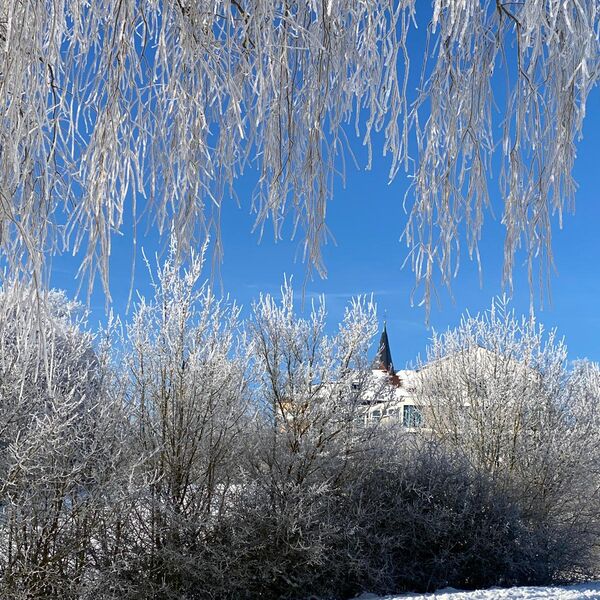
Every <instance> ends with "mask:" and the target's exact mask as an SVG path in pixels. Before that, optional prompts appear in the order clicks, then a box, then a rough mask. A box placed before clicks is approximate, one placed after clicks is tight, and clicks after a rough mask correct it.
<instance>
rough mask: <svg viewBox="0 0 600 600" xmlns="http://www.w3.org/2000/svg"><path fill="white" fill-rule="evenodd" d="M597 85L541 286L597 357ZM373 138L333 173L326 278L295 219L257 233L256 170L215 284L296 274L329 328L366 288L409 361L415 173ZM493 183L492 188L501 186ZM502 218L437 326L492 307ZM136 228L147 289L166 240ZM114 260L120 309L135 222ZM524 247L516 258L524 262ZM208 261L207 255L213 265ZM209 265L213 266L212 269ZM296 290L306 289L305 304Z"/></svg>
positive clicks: (437, 311)
mask: <svg viewBox="0 0 600 600" xmlns="http://www.w3.org/2000/svg"><path fill="white" fill-rule="evenodd" d="M421 47H422V40H419V39H417V40H416V42H415V46H414V49H413V51H414V52H415V53H418V52H419V51H420V49H421ZM599 134H600V90H599V89H595V90H594V91H593V93H592V94H591V96H590V98H589V104H588V115H587V118H586V122H585V126H584V139H583V140H582V141H581V142H580V143H579V144H578V158H577V161H576V163H575V179H576V181H577V183H578V185H579V188H578V191H577V195H576V214H575V215H567V216H566V218H565V219H564V228H563V230H559V228H558V224H557V223H555V229H554V244H553V247H554V255H555V266H556V272H555V273H553V274H552V276H551V301H550V300H549V299H548V298H546V299H545V301H544V304H543V307H542V306H541V304H540V301H539V295H538V294H537V291H536V302H535V307H536V314H537V317H538V319H539V320H540V321H541V322H542V323H544V324H545V325H546V326H547V327H549V328H550V327H556V328H557V329H558V332H559V334H560V335H561V336H564V337H565V340H566V342H567V345H568V347H569V350H570V356H571V357H572V358H577V357H585V356H587V357H589V358H591V359H594V360H599V361H600V301H599V299H600V268H599V265H600V244H599V243H598V233H597V230H598V223H600V203H599V202H598V198H597V195H598V190H600V160H599V159H600V150H598V143H597V139H598V137H599ZM377 141H378V142H379V144H380V145H379V147H377V145H376V146H375V152H376V153H377V152H378V154H379V156H377V154H376V155H375V159H374V163H373V169H372V170H371V171H359V170H356V169H353V168H350V169H349V171H348V177H347V181H346V185H345V187H342V185H341V182H338V184H337V187H336V194H335V199H334V201H333V202H332V203H331V204H330V205H329V207H328V215H327V221H328V225H329V227H330V228H331V230H332V233H333V235H334V236H335V239H336V244H335V245H333V244H329V245H328V246H327V247H326V248H325V249H324V257H325V263H326V266H327V269H328V277H327V278H326V279H321V278H319V276H318V275H316V274H314V275H313V276H312V278H311V279H309V280H307V281H306V282H305V277H306V273H307V271H306V265H305V264H303V263H302V260H301V257H302V251H301V242H302V240H301V239H296V240H291V239H290V235H291V229H292V228H291V223H288V224H287V225H288V227H287V228H286V229H285V230H284V235H285V234H287V237H285V239H284V240H282V241H279V242H277V243H275V242H274V241H273V239H272V235H270V231H269V229H268V227H267V228H265V234H264V236H263V239H262V240H261V241H260V243H259V237H258V234H256V233H252V231H251V229H252V223H253V215H251V214H250V212H249V210H250V209H249V206H250V197H251V193H252V182H251V181H250V180H251V179H252V178H251V177H248V178H246V179H244V180H242V181H240V183H239V185H238V187H237V191H238V194H239V197H240V200H241V202H242V207H241V208H238V207H237V206H236V205H235V204H234V202H233V201H230V202H228V203H227V204H226V205H225V206H224V207H223V214H222V232H223V243H224V250H225V255H224V261H223V264H222V265H221V269H220V283H219V285H220V287H221V289H222V290H223V291H224V292H225V293H228V294H230V295H231V297H232V298H235V299H236V300H237V301H238V302H239V303H241V304H242V305H244V306H245V307H248V306H249V305H250V304H251V303H252V301H253V300H254V299H255V298H257V297H258V294H259V293H260V292H261V291H262V292H270V293H278V290H279V287H280V286H281V283H282V281H283V278H284V275H288V276H290V275H292V276H293V278H294V281H295V286H296V288H297V290H298V295H299V296H301V294H302V289H303V285H304V286H305V287H304V291H305V301H306V302H310V300H311V298H313V297H315V296H317V295H319V294H324V295H325V297H326V301H327V305H328V308H329V314H330V326H331V328H332V330H333V329H334V328H335V327H336V324H337V322H338V321H339V320H340V318H341V317H342V315H343V310H344V307H345V306H346V304H347V302H348V300H349V298H350V297H351V296H353V295H357V294H371V293H373V296H374V299H375V301H376V303H377V305H378V309H379V314H380V318H381V320H383V318H384V315H385V316H386V318H387V325H388V332H389V337H390V342H391V346H392V354H393V358H394V362H395V365H396V367H397V368H402V367H403V366H405V365H406V364H407V363H408V362H410V361H413V360H414V359H415V357H416V356H417V355H418V354H419V353H421V355H423V353H424V351H425V348H426V345H427V341H428V339H429V337H430V335H431V329H430V328H428V327H427V326H426V324H425V311H424V308H423V307H418V306H411V300H410V295H411V290H412V287H413V282H414V279H413V274H412V272H411V271H410V268H408V267H406V268H404V269H402V268H401V266H402V263H403V261H404V259H405V257H406V252H407V249H406V246H405V245H404V244H403V243H402V242H401V241H400V235H401V232H402V230H403V227H404V225H405V224H406V214H405V212H404V210H403V207H402V201H403V198H404V193H405V191H406V189H407V186H408V183H409V181H408V179H407V178H406V176H405V174H404V173H402V172H401V173H399V174H398V176H397V177H396V179H395V180H394V181H393V182H392V183H391V184H388V169H389V160H388V159H385V158H383V157H381V139H378V140H376V142H377ZM353 144H354V147H353V150H354V151H355V152H356V153H357V154H358V156H359V161H360V162H361V164H362V165H364V164H365V162H366V160H365V152H364V149H363V148H362V147H361V146H360V143H359V141H358V140H356V141H355V142H353ZM490 189H491V190H492V196H493V202H494V204H495V205H496V206H500V199H499V197H498V195H497V184H496V182H495V181H493V180H492V181H491V185H490ZM494 194H495V197H494ZM496 214H497V215H498V217H497V218H496V220H494V219H493V218H492V216H491V215H489V214H488V215H487V216H486V224H485V226H484V231H483V236H482V241H481V246H480V251H481V256H482V262H483V286H481V287H480V284H479V275H478V272H477V266H476V264H475V263H472V262H470V261H469V259H468V257H467V256H466V254H464V253H463V256H462V257H461V268H460V271H459V274H458V277H457V278H456V279H455V281H454V283H453V288H452V296H450V295H449V294H448V292H447V291H446V290H445V289H443V288H438V291H439V302H438V301H436V300H434V301H433V305H432V309H431V316H430V322H431V326H432V327H434V328H435V329H437V330H443V329H446V328H448V327H453V326H455V325H456V324H457V323H458V321H459V319H460V315H461V314H462V313H463V312H464V311H466V310H468V311H470V312H471V313H476V312H478V311H481V310H485V309H486V308H487V307H489V305H490V301H491V299H492V298H493V297H494V296H496V295H499V294H501V293H502V291H503V290H502V282H501V279H502V253H503V235H504V231H503V227H502V225H501V223H500V216H501V210H497V211H496ZM144 231H145V229H144V228H140V230H139V231H138V247H137V257H136V260H137V266H136V275H135V286H136V287H137V288H138V289H140V290H141V292H142V293H148V291H149V285H148V283H149V280H148V277H147V274H146V272H145V269H144V267H143V263H142V260H141V248H142V247H143V248H144V249H145V250H146V253H147V254H148V255H149V256H152V255H153V254H154V252H156V250H157V249H158V248H159V244H158V242H157V237H156V235H155V234H154V233H153V232H151V235H149V236H144V235H143V234H144ZM113 248H114V251H113V257H112V261H111V262H112V267H111V269H112V271H111V293H112V296H113V301H114V305H113V306H114V309H115V310H116V312H117V313H119V314H121V315H124V314H125V307H126V302H127V296H128V292H129V281H130V274H131V259H132V240H131V232H130V231H128V230H127V229H125V230H124V235H123V236H119V237H116V238H115V240H114V246H113ZM519 258H520V259H521V262H519ZM209 266H210V265H209ZM76 267H77V261H76V260H73V259H72V258H68V257H59V258H57V259H56V260H55V261H54V272H53V276H52V284H53V285H54V286H56V287H62V288H65V289H67V290H68V291H69V292H70V293H73V291H74V290H75V288H76V287H77V282H76V281H75V280H74V275H75V272H76ZM209 274H210V273H209V269H207V276H208V275H209ZM514 284H515V285H514V295H513V306H514V308H515V310H516V311H517V312H519V313H521V312H522V313H528V311H529V292H530V291H529V287H528V284H527V274H526V269H525V265H524V264H523V257H522V256H521V257H518V258H517V261H516V270H515V273H514ZM300 304H301V299H300V297H299V305H300ZM104 314H105V313H104V300H103V296H102V294H101V293H100V291H99V290H97V292H96V293H95V294H94V296H93V298H92V321H98V320H103V318H104Z"/></svg>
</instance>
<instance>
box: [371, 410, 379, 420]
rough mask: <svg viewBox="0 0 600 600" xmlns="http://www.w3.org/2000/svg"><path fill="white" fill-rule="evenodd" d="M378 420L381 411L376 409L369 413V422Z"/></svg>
mask: <svg viewBox="0 0 600 600" xmlns="http://www.w3.org/2000/svg"><path fill="white" fill-rule="evenodd" d="M379 419H381V411H380V410H379V409H376V410H374V411H373V412H372V413H371V420H372V421H379Z"/></svg>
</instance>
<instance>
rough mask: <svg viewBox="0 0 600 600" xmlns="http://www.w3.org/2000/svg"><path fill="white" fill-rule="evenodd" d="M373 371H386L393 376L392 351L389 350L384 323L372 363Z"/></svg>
mask: <svg viewBox="0 0 600 600" xmlns="http://www.w3.org/2000/svg"><path fill="white" fill-rule="evenodd" d="M373 369H377V370H379V371H387V372H388V373H390V374H391V375H393V374H394V361H393V360H392V351H391V350H390V341H389V340H388V334H387V328H386V324H385V321H384V323H383V331H382V332H381V338H380V339H379V348H378V350H377V354H376V355H375V360H374V361H373Z"/></svg>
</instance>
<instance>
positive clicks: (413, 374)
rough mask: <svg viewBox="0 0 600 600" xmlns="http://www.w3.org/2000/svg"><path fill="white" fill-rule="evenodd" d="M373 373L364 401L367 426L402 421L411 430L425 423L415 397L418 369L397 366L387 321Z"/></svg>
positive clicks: (364, 416)
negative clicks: (399, 368) (395, 366)
mask: <svg viewBox="0 0 600 600" xmlns="http://www.w3.org/2000/svg"><path fill="white" fill-rule="evenodd" d="M371 376H372V378H373V380H372V382H371V386H370V387H371V388H372V390H373V392H372V393H371V394H370V395H369V394H368V393H367V394H366V399H365V401H364V403H363V404H364V407H365V410H364V415H363V418H364V422H365V425H368V424H374V423H378V422H382V423H398V422H399V423H401V424H402V425H403V427H406V428H407V429H415V430H416V429H418V428H420V427H422V426H423V425H424V419H423V411H422V408H421V407H419V406H418V404H417V402H416V398H415V394H414V392H415V385H416V378H417V371H414V370H408V369H405V370H400V371H396V370H395V369H394V362H393V360H392V352H391V350H390V342H389V339H388V334H387V328H386V325H385V323H384V325H383V331H382V332H381V338H380V340H379V347H378V350H377V354H376V356H375V360H374V361H373V367H372V372H371Z"/></svg>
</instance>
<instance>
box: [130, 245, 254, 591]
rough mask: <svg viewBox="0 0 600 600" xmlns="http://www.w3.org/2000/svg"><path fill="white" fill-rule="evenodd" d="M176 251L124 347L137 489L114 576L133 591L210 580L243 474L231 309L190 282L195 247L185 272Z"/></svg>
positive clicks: (242, 364)
mask: <svg viewBox="0 0 600 600" xmlns="http://www.w3.org/2000/svg"><path fill="white" fill-rule="evenodd" d="M176 252H177V250H176V248H175V246H173V247H172V248H171V254H170V256H169V258H168V259H167V260H166V262H165V263H164V264H163V265H162V266H160V267H159V268H158V274H157V277H156V280H155V282H154V295H153V297H152V298H150V299H149V300H145V299H143V298H142V299H140V301H139V303H138V304H137V307H136V309H135V314H134V316H133V319H132V322H131V323H130V325H129V326H128V327H127V329H126V334H125V339H124V340H123V344H122V345H123V348H124V356H123V360H122V364H123V366H124V371H123V374H122V376H123V378H124V384H123V385H124V389H125V396H126V403H127V405H128V406H129V407H130V409H131V410H132V413H133V417H132V437H131V441H130V443H131V445H132V447H133V452H134V454H135V455H136V456H137V457H138V464H139V468H138V469H137V470H136V472H135V476H134V477H135V481H136V488H137V489H139V490H141V492H140V493H139V495H138V496H137V499H136V503H135V506H133V507H132V510H131V511H130V513H129V518H128V522H127V525H126V536H127V538H126V545H127V557H126V560H125V561H124V565H125V568H123V569H122V571H121V573H120V576H121V577H122V578H123V581H122V585H123V586H124V588H125V589H126V590H127V591H126V592H122V594H123V595H125V593H127V594H129V595H131V596H133V597H143V598H146V597H153V598H162V597H165V598H170V597H178V598H179V597H197V594H198V593H200V592H199V591H198V589H199V588H200V589H202V588H204V586H208V588H205V589H210V587H211V586H212V585H213V582H214V580H215V579H218V573H217V572H218V570H219V568H221V567H220V566H219V565H220V564H224V562H225V561H226V560H227V553H226V549H225V550H224V552H223V554H219V553H218V552H217V553H216V555H215V554H214V553H215V552H216V551H217V550H219V547H218V546H217V545H215V544H211V542H210V536H211V532H212V531H213V529H214V528H215V527H216V524H217V523H218V522H219V520H220V519H221V518H222V517H223V515H224V514H225V513H226V512H227V510H228V508H229V504H230V496H231V494H232V491H233V490H235V489H236V487H237V486H239V485H240V482H241V481H242V479H241V477H242V471H241V466H242V463H241V460H240V448H241V436H242V432H243V430H244V428H245V427H246V426H247V423H248V421H249V418H250V416H251V412H250V410H249V407H248V390H247V381H246V377H245V370H246V368H247V367H246V365H247V358H246V357H245V356H244V348H243V346H241V345H240V344H239V340H238V309H237V308H236V307H235V306H229V305H227V304H224V303H222V302H220V301H218V300H217V299H216V297H215V296H214V294H213V292H212V290H211V289H210V287H208V286H207V285H200V284H199V283H198V279H199V276H200V273H201V269H202V262H203V256H202V254H201V255H199V256H195V257H194V258H193V260H192V261H191V264H190V267H189V269H188V270H187V271H185V272H184V271H182V270H181V269H180V268H179V266H178V265H177V261H176V259H175V256H176ZM213 570H214V572H213ZM188 595H189V596H188Z"/></svg>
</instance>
